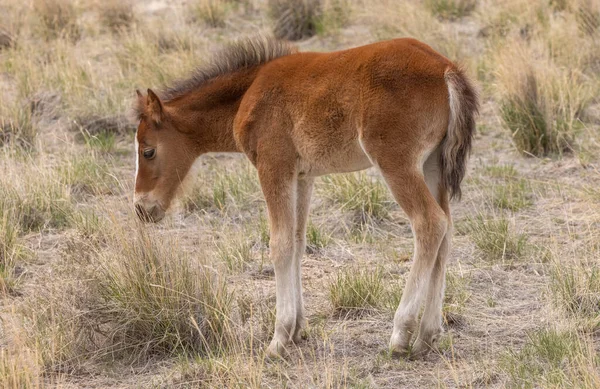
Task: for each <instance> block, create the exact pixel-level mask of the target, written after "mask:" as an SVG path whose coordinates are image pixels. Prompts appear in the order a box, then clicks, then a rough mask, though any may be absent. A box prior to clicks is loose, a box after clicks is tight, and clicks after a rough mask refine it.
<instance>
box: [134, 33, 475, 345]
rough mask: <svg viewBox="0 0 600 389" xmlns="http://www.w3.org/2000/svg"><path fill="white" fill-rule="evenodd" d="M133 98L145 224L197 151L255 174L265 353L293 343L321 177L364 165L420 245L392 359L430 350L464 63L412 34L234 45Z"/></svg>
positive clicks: (464, 107) (461, 118)
mask: <svg viewBox="0 0 600 389" xmlns="http://www.w3.org/2000/svg"><path fill="white" fill-rule="evenodd" d="M137 93H138V98H137V104H136V111H137V113H138V117H139V120H140V122H139V127H138V130H137V134H136V141H135V149H136V158H137V163H136V181H135V198H134V202H135V208H136V212H137V213H138V215H139V217H140V218H141V219H143V220H145V221H153V222H157V221H159V220H161V219H162V218H163V217H164V215H165V211H166V210H167V209H168V208H169V205H170V204H171V201H172V199H173V198H174V196H175V194H176V192H177V191H178V188H179V186H180V182H181V181H182V180H183V178H184V177H185V176H186V174H187V173H188V171H189V170H190V167H191V165H192V163H193V162H194V161H195V160H196V159H197V158H198V157H199V156H200V155H202V154H204V153H208V152H242V153H244V154H246V156H247V157H248V158H249V159H250V161H251V162H252V164H253V165H254V166H255V167H256V168H257V170H258V176H259V179H260V185H261V187H262V191H263V193H264V197H265V200H266V203H267V208H268V214H269V225H270V234H271V242H270V247H271V253H270V255H271V260H272V261H273V264H274V267H275V280H276V295H277V302H276V309H277V314H276V320H275V334H274V336H273V340H272V341H271V343H270V345H269V347H268V349H267V353H268V354H269V355H271V356H277V355H282V354H283V353H284V351H285V349H286V346H288V345H289V344H290V342H296V341H298V340H300V330H301V328H302V327H303V325H304V324H305V314H304V305H303V301H302V283H301V276H300V264H301V260H302V256H303V254H304V249H305V245H306V238H305V232H306V222H307V219H308V210H309V203H310V197H311V192H312V188H313V182H314V179H315V177H317V176H320V175H323V174H328V173H342V172H351V171H356V170H361V169H366V168H368V167H371V166H375V167H376V168H377V169H378V170H379V171H380V172H381V175H382V176H383V178H384V180H385V182H386V183H387V186H388V187H389V189H390V191H391V192H392V193H393V195H394V198H395V199H396V201H397V202H398V204H400V206H401V207H402V209H403V210H404V211H405V212H406V214H407V215H408V217H409V218H410V222H411V225H412V231H413V234H414V238H415V251H414V263H413V265H412V269H411V271H410V273H409V275H408V280H407V282H406V287H405V289H404V293H403V294H402V300H401V301H400V305H399V306H398V309H397V311H396V314H395V316H394V329H393V332H392V336H391V339H390V350H391V351H392V352H393V353H396V354H401V355H402V354H406V353H408V352H409V350H410V352H411V354H412V355H421V354H425V353H426V352H427V351H428V350H430V349H431V348H432V347H433V346H434V344H435V342H436V340H437V338H438V336H439V334H440V332H441V323H442V301H443V295H444V282H445V281H444V280H445V272H446V259H447V257H448V252H449V249H450V237H451V225H452V223H451V218H450V206H449V200H450V199H451V198H452V197H460V183H461V181H462V179H463V176H464V175H465V164H466V161H467V157H468V154H469V151H470V148H471V140H472V137H473V132H474V129H475V122H474V116H475V115H476V113H477V109H478V101H477V95H476V93H475V91H474V88H473V86H472V84H471V82H470V81H469V79H468V78H467V77H466V76H465V74H464V73H463V71H462V70H461V69H460V68H458V67H457V66H456V65H454V64H453V63H452V62H450V61H449V60H448V59H446V58H445V57H443V56H442V55H440V54H439V53H437V52H435V51H434V50H433V49H432V48H431V47H429V46H427V45H425V44H424V43H421V42H419V41H416V40H414V39H396V40H391V41H386V42H379V43H375V44H371V45H367V46H362V47H358V48H353V49H349V50H343V51H338V52H333V53H298V52H297V50H296V49H295V48H294V47H292V46H289V45H288V44H286V43H282V42H279V41H275V40H271V39H263V38H255V39H249V40H245V41H241V42H238V43H237V44H234V45H232V46H230V47H229V48H228V49H226V50H225V51H223V52H222V53H221V54H220V55H218V56H216V58H215V59H214V60H213V62H212V64H211V65H209V66H207V67H205V68H203V69H200V70H198V71H197V72H196V74H195V75H194V76H193V77H192V78H190V79H188V80H186V81H183V82H181V83H180V84H179V85H177V86H175V87H174V88H172V89H169V90H167V91H165V92H164V93H161V94H160V97H159V95H157V94H156V93H154V92H153V91H152V90H150V89H148V93H147V95H145V96H144V95H142V94H141V93H140V92H139V91H138V92H137ZM423 302H425V304H424V305H425V307H424V312H423V315H422V319H421V323H420V327H419V328H418V329H417V325H418V323H417V317H418V314H419V311H420V308H421V305H422V304H423ZM411 340H412V341H411Z"/></svg>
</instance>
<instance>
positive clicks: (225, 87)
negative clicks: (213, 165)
mask: <svg viewBox="0 0 600 389" xmlns="http://www.w3.org/2000/svg"><path fill="white" fill-rule="evenodd" d="M257 72H258V67H255V68H252V69H245V70H242V71H238V72H236V73H231V74H227V75H223V76H219V77H218V78H215V79H213V80H210V81H207V82H206V84H204V85H202V86H200V87H199V88H196V89H194V90H191V91H189V92H187V93H185V94H183V95H181V96H178V97H176V98H174V99H172V100H170V101H168V102H166V106H167V107H169V108H170V109H171V110H172V111H174V112H175V114H174V115H173V116H174V120H176V121H177V124H178V127H179V129H180V130H181V131H182V132H184V133H187V134H189V136H190V140H191V141H192V143H193V147H194V148H195V151H196V152H197V153H198V155H200V154H204V153H210V152H240V151H241V150H239V149H238V147H237V145H236V142H235V139H234V136H233V120H234V118H235V115H236V114H237V111H238V108H239V106H240V103H241V101H242V98H243V97H244V94H245V93H246V91H247V90H248V88H249V87H250V85H251V84H252V82H253V81H254V79H255V77H256V73H257Z"/></svg>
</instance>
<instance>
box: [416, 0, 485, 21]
mask: <svg viewBox="0 0 600 389" xmlns="http://www.w3.org/2000/svg"><path fill="white" fill-rule="evenodd" d="M425 5H426V6H427V8H429V10H430V11H431V12H432V13H433V14H434V15H436V16H437V17H439V18H441V19H449V20H453V19H459V18H463V17H465V16H468V15H469V14H471V12H473V10H474V9H475V7H476V6H477V1H476V0H426V1H425Z"/></svg>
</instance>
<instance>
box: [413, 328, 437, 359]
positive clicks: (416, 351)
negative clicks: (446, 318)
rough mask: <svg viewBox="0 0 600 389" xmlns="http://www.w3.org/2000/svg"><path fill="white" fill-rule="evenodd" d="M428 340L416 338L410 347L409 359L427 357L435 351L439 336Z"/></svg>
mask: <svg viewBox="0 0 600 389" xmlns="http://www.w3.org/2000/svg"><path fill="white" fill-rule="evenodd" d="M428 338H429V339H428V340H423V339H422V338H420V337H419V338H417V340H416V341H415V344H414V345H413V347H412V350H411V353H410V357H411V359H420V358H424V357H425V356H427V354H429V353H430V352H432V351H434V352H435V351H437V343H438V339H439V334H437V335H433V336H430V337H428Z"/></svg>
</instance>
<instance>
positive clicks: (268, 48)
mask: <svg viewBox="0 0 600 389" xmlns="http://www.w3.org/2000/svg"><path fill="white" fill-rule="evenodd" d="M297 51H298V49H297V48H296V47H295V46H293V45H291V44H289V43H286V42H283V41H279V40H276V39H274V38H266V37H262V36H257V37H252V38H246V39H241V40H239V41H237V42H235V43H232V44H230V45H229V46H227V47H226V48H224V49H223V50H222V51H220V52H218V53H217V54H216V55H215V56H214V57H213V59H212V60H211V62H210V63H209V64H208V65H206V66H204V67H201V68H199V69H197V70H196V71H195V73H194V75H193V76H192V77H190V78H189V79H187V80H181V81H179V82H177V83H175V85H174V86H172V87H170V88H168V89H166V90H164V91H162V92H161V93H160V97H161V99H164V100H172V99H174V98H176V97H179V96H181V95H184V94H186V93H188V92H190V91H192V90H194V89H196V88H198V87H200V86H202V85H203V84H204V83H206V82H207V81H209V80H211V79H213V78H215V77H218V76H221V75H224V74H229V73H233V72H236V71H238V70H243V69H248V68H251V67H254V66H258V65H262V64H264V63H267V62H269V61H272V60H274V59H276V58H279V57H283V56H286V55H289V54H293V53H295V52H297Z"/></svg>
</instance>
